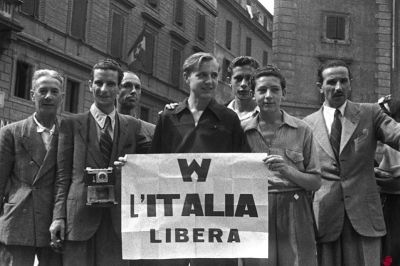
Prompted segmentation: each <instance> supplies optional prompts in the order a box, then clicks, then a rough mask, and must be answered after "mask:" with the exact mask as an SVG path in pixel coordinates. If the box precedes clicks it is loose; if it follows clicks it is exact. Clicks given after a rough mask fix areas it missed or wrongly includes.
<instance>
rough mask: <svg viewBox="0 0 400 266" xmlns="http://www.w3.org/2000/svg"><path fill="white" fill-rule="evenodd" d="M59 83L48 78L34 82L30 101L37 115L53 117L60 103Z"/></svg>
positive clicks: (61, 95)
mask: <svg viewBox="0 0 400 266" xmlns="http://www.w3.org/2000/svg"><path fill="white" fill-rule="evenodd" d="M61 86H62V85H61V82H60V81H58V80H57V79H55V78H52V77H50V76H42V77H40V78H39V79H37V80H36V82H35V84H34V88H33V91H32V101H33V102H34V103H35V110H36V113H37V114H38V115H55V114H57V110H58V107H59V106H60V105H61V102H62V97H63V94H62V90H61Z"/></svg>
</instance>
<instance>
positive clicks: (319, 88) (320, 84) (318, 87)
mask: <svg viewBox="0 0 400 266" xmlns="http://www.w3.org/2000/svg"><path fill="white" fill-rule="evenodd" d="M315 85H316V86H317V89H318V90H319V92H320V93H324V92H323V91H322V83H321V82H316V83H315Z"/></svg>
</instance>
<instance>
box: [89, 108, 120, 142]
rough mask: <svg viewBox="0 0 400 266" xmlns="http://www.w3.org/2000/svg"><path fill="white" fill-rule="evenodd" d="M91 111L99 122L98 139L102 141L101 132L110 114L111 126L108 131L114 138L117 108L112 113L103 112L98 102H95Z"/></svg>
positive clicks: (97, 122)
mask: <svg viewBox="0 0 400 266" xmlns="http://www.w3.org/2000/svg"><path fill="white" fill-rule="evenodd" d="M90 113H91V114H92V116H93V118H94V120H95V121H96V124H97V137H98V140H99V141H100V132H101V130H102V129H103V128H104V126H105V123H106V118H107V116H109V117H110V119H111V127H110V128H109V129H108V130H109V132H108V133H109V134H110V136H111V139H114V129H115V115H116V111H115V108H114V110H113V111H112V112H111V113H109V114H108V115H107V114H105V113H103V112H102V111H101V110H100V109H99V108H97V106H96V104H94V103H93V104H92V106H91V107H90Z"/></svg>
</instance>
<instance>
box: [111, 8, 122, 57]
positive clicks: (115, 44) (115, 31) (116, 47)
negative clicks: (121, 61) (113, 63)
mask: <svg viewBox="0 0 400 266" xmlns="http://www.w3.org/2000/svg"><path fill="white" fill-rule="evenodd" d="M123 29H124V18H123V17H122V15H120V14H118V13H114V14H113V20H112V32H111V50H110V53H111V55H112V56H114V57H116V58H121V56H122V36H123Z"/></svg>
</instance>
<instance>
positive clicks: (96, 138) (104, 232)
mask: <svg viewBox="0 0 400 266" xmlns="http://www.w3.org/2000/svg"><path fill="white" fill-rule="evenodd" d="M121 80H122V70H121V67H120V65H119V64H118V63H117V62H115V61H114V60H112V59H106V60H102V61H100V62H99V63H97V64H96V65H94V66H93V69H92V73H91V79H90V81H89V88H90V91H91V92H92V94H93V98H94V103H93V104H92V106H91V107H90V110H89V111H88V112H85V113H82V114H78V115H74V116H71V117H69V118H66V119H65V120H64V121H63V122H62V123H61V126H60V138H59V150H58V165H57V167H58V172H57V177H56V184H55V205H54V217H53V223H52V225H51V227H50V232H51V235H52V238H53V240H54V241H55V240H56V239H57V237H58V236H59V237H61V239H64V236H65V243H64V256H63V265H64V266H68V265H74V266H76V265H113V266H114V265H116V266H117V265H128V263H129V262H128V261H123V260H122V246H121V244H122V243H121V235H120V234H121V206H120V195H121V194H120V192H121V187H120V186H121V180H120V175H118V174H116V175H115V184H114V186H115V200H116V201H117V204H116V205H113V206H110V207H92V206H88V205H86V202H87V193H88V188H87V187H86V186H85V182H84V175H85V170H84V169H85V168H86V167H91V168H94V169H99V168H107V167H110V166H112V165H113V162H114V161H115V160H116V159H117V158H118V156H124V155H125V154H131V153H138V152H142V151H143V149H144V148H145V147H146V146H148V145H149V143H148V142H147V141H146V138H145V136H144V135H143V134H142V132H141V122H140V121H139V120H137V119H136V118H133V117H131V116H126V115H122V114H119V113H118V112H117V111H116V110H115V107H114V103H115V100H116V97H117V95H118V93H119V86H120V84H121Z"/></svg>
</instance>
